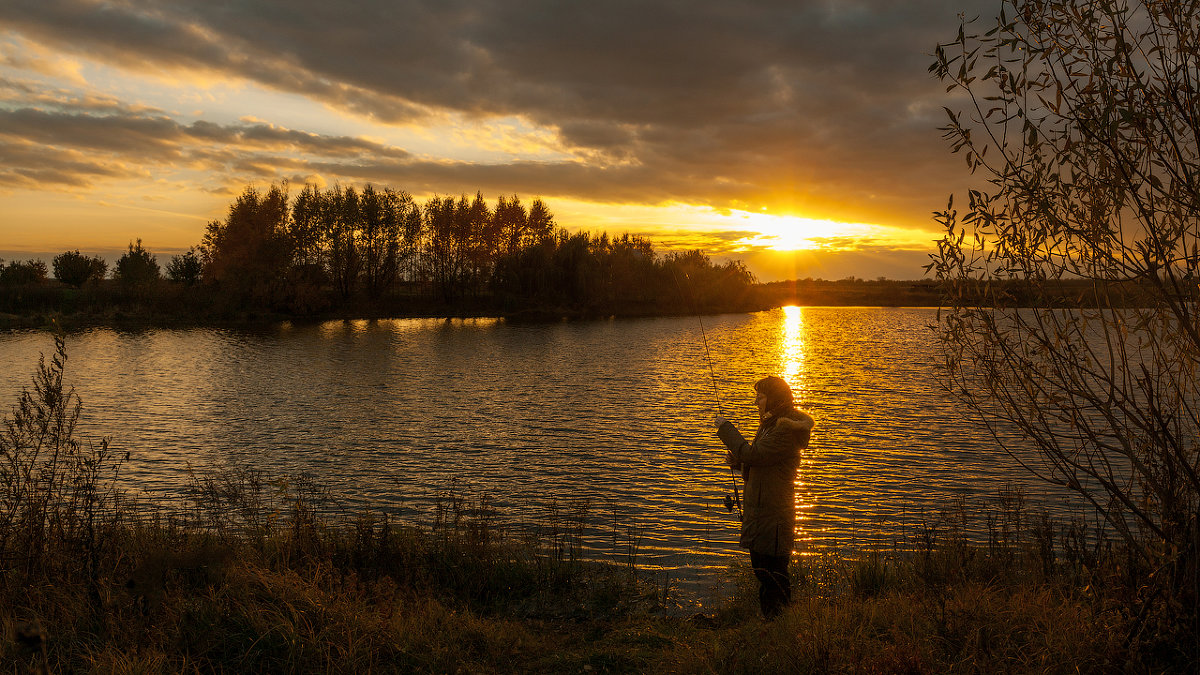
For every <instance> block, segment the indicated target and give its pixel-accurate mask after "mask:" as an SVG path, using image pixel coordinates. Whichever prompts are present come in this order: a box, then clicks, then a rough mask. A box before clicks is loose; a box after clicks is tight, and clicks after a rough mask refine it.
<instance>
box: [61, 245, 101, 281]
mask: <svg viewBox="0 0 1200 675" xmlns="http://www.w3.org/2000/svg"><path fill="white" fill-rule="evenodd" d="M53 265H54V277H55V278H56V279H58V280H59V281H61V282H63V283H64V284H67V285H69V286H74V287H75V288H79V287H80V286H82V285H84V284H85V283H87V282H89V281H91V280H93V279H96V280H100V279H103V278H104V275H105V274H106V273H107V272H108V263H106V262H104V260H103V259H101V258H100V257H95V258H91V257H88V256H86V255H83V254H81V253H80V252H79V250H78V249H76V250H74V251H66V252H64V253H60V254H58V255H56V256H54V261H53Z"/></svg>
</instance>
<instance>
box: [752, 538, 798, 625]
mask: <svg viewBox="0 0 1200 675" xmlns="http://www.w3.org/2000/svg"><path fill="white" fill-rule="evenodd" d="M790 558H791V556H790V555H787V554H785V555H767V554H765V553H755V552H753V551H751V552H750V566H751V567H753V568H754V576H755V577H757V578H758V605H759V607H761V608H762V613H763V616H764V617H766V618H768V619H774V618H775V617H777V616H779V613H780V612H782V611H783V608H784V607H786V606H787V604H788V603H789V602H791V601H792V578H791V576H789V575H788V562H789V559H790Z"/></svg>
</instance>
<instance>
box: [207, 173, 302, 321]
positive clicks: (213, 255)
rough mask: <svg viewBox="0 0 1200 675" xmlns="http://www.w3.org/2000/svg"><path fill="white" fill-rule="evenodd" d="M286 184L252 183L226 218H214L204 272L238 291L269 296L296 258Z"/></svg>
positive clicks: (209, 225)
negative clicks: (262, 185)
mask: <svg viewBox="0 0 1200 675" xmlns="http://www.w3.org/2000/svg"><path fill="white" fill-rule="evenodd" d="M289 220H290V208H289V203H288V191H287V185H286V184H284V185H272V186H271V187H270V188H269V189H268V190H267V191H266V193H260V192H259V191H258V190H256V189H254V188H253V187H247V188H246V189H245V191H244V192H242V194H241V195H240V196H238V198H237V199H236V200H235V201H234V203H233V204H232V205H231V206H230V207H229V215H227V216H226V217H225V221H224V222H221V221H212V222H210V223H209V224H208V227H207V230H206V232H205V234H204V239H203V243H202V246H203V249H204V251H205V254H206V258H207V264H206V268H205V273H204V274H205V277H206V278H207V279H209V280H211V281H215V282H216V283H218V284H221V285H222V286H225V287H227V288H229V289H231V290H233V291H234V292H235V293H248V294H250V295H251V296H253V297H257V298H259V299H263V298H267V297H269V296H270V294H271V292H272V290H273V288H275V287H276V286H277V285H278V283H279V281H280V280H281V279H283V277H284V273H285V272H286V271H287V269H288V267H289V266H290V265H291V261H292V239H291V237H290V236H289V232H288V231H289Z"/></svg>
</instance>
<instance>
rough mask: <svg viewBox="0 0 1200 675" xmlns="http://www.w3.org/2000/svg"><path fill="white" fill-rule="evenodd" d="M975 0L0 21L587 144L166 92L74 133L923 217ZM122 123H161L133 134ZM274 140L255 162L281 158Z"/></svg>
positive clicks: (483, 4)
mask: <svg viewBox="0 0 1200 675" xmlns="http://www.w3.org/2000/svg"><path fill="white" fill-rule="evenodd" d="M977 2H978V4H982V0H977ZM968 4H969V3H968ZM964 9H965V10H966V11H967V12H968V13H971V11H972V8H971V7H963V6H962V3H961V2H949V0H945V1H942V0H929V1H925V2H910V3H896V2H891V1H890V0H841V1H838V0H822V1H820V2H818V1H815V0H808V1H799V2H797V1H796V0H791V1H789V2H782V1H779V2H775V1H771V0H765V1H761V2H752V3H729V2H727V0H693V1H691V2H688V3H678V2H665V1H656V2H647V1H644V0H638V1H634V0H614V1H612V2H604V3H572V2H560V1H557V0H505V1H504V2H499V1H497V0H491V1H482V0H477V1H466V0H437V1H436V2H435V1H433V0H427V1H418V0H370V1H365V2H356V3H353V4H349V5H348V4H345V3H330V2H327V1H325V0H293V1H291V2H288V3H280V2H278V1H276V0H243V1H242V2H237V3H212V2H209V1H208V0H177V1H175V2H172V3H159V2H151V1H150V0H126V1H125V2H120V3H99V2H94V1H92V0H7V1H6V2H4V3H0V24H3V25H4V26H6V27H7V29H8V30H9V31H12V32H15V33H16V34H19V35H20V36H21V39H23V40H27V41H31V42H36V43H38V44H40V45H46V46H49V47H52V48H54V49H57V50H60V51H61V52H63V53H64V54H71V55H77V56H80V57H82V56H83V55H87V58H91V59H99V60H101V61H103V62H106V63H109V64H113V65H116V66H119V67H121V68H125V69H129V70H133V71H139V72H173V71H186V72H195V73H208V74H211V75H212V76H213V77H219V78H225V79H230V80H235V81H236V80H245V81H252V82H256V83H258V84H260V85H262V86H266V87H269V88H273V89H276V90H278V91H283V92H290V93H295V94H300V95H303V96H307V97H310V98H312V99H315V100H318V101H321V102H323V103H325V104H327V105H329V106H332V107H334V108H336V109H339V110H342V111H345V112H348V113H351V114H356V115H362V116H366V117H369V118H371V119H374V120H378V121H382V122H387V123H395V124H400V123H417V122H420V121H422V120H428V119H430V118H431V116H444V115H462V116H465V117H467V118H471V117H474V118H477V119H481V120H487V119H491V118H508V117H513V118H519V119H522V120H526V121H527V122H528V123H529V124H530V125H533V126H535V127H539V128H544V129H548V130H551V131H552V132H553V133H554V134H555V135H556V138H555V141H556V142H557V143H558V144H559V145H560V147H561V149H562V151H563V152H564V153H566V154H567V155H569V156H570V158H569V159H567V160H563V161H559V162H552V163H530V162H522V161H520V158H519V157H518V158H514V161H511V162H505V161H500V162H497V163H495V164H492V165H471V164H466V163H455V162H446V161H440V159H439V158H433V159H432V160H430V161H414V160H412V159H411V158H410V157H408V156H406V153H404V152H403V151H402V150H398V149H395V148H391V149H389V148H385V147H383V146H375V147H370V146H367V145H361V144H360V145H357V146H356V145H354V144H353V143H350V142H349V141H347V140H346V139H340V138H330V137H326V136H318V135H315V134H314V135H309V136H308V137H307V138H306V137H304V134H305V133H306V132H304V131H303V130H295V129H291V130H283V129H277V128H274V127H271V126H270V125H256V126H250V127H246V128H241V129H231V128H218V129H208V128H205V127H195V126H193V127H185V126H181V125H179V124H178V123H174V122H170V120H164V119H160V118H156V117H154V116H153V115H149V114H147V115H142V116H138V117H137V118H136V119H135V120H127V119H113V120H108V119H96V120H76V122H77V123H78V126H77V127H76V129H75V130H76V132H77V133H76V134H75V135H72V136H62V137H58V138H57V139H54V141H55V142H56V143H57V144H60V145H61V144H63V143H78V144H79V145H78V147H81V148H93V149H96V150H104V151H110V152H115V153H120V154H124V155H129V154H131V153H135V152H144V153H147V154H152V155H157V156H160V157H161V156H163V154H162V153H163V152H164V151H166V150H167V149H170V150H172V151H174V152H176V153H178V154H181V155H183V156H188V155H189V154H195V153H189V151H188V150H187V147H186V144H187V143H189V142H190V143H196V144H202V145H203V144H210V145H211V144H214V143H217V142H218V139H217V137H218V136H219V135H220V134H233V138H232V140H230V141H222V142H228V143H233V144H236V145H237V146H239V147H247V148H256V149H264V148H269V149H273V150H276V151H280V152H282V151H283V150H284V149H288V150H289V151H290V152H293V153H311V154H312V155H313V157H311V158H308V159H306V160H302V161H300V162H299V163H298V164H299V165H301V166H296V165H297V162H294V161H293V162H289V163H288V165H289V166H288V168H289V169H295V170H297V171H310V170H319V171H325V172H329V173H330V174H333V175H337V176H345V177H352V178H359V179H363V180H377V181H380V180H385V179H387V178H389V177H394V178H396V179H403V181H402V185H401V186H402V187H403V186H406V184H407V185H421V186H426V187H428V188H429V189H431V190H439V191H443V192H445V191H460V190H466V191H474V190H475V189H487V188H488V187H489V186H495V188H497V189H496V191H514V192H520V193H524V194H535V193H536V194H543V195H547V196H562V197H572V198H578V199H588V200H596V201H602V202H621V201H626V200H628V201H634V202H639V203H657V202H661V201H665V200H684V201H688V202H690V203H700V204H710V205H713V206H716V207H720V208H730V207H735V208H736V207H740V206H742V205H747V204H751V205H756V208H757V205H759V204H767V205H770V206H771V207H772V208H773V209H774V210H777V211H780V210H795V211H801V212H804V213H805V214H806V215H809V216H811V217H821V218H837V219H842V220H847V221H851V222H863V221H872V222H888V221H897V220H900V221H906V222H910V223H911V222H917V221H920V220H923V219H925V218H927V216H928V213H929V212H930V211H931V210H932V209H933V208H936V207H937V206H939V205H940V203H942V202H943V201H944V196H945V194H947V193H948V192H949V191H950V190H951V189H953V188H954V183H955V181H961V179H962V171H961V164H960V161H959V160H957V159H956V158H953V157H951V156H949V155H948V153H947V152H946V149H945V147H944V146H943V144H942V143H941V141H940V139H939V136H938V133H937V132H936V130H935V127H936V124H937V123H938V117H937V114H936V111H937V110H939V106H938V105H936V104H935V103H936V102H937V101H940V100H941V98H942V97H944V92H943V90H942V88H941V87H940V86H939V85H938V84H937V83H936V82H934V81H933V80H931V79H930V78H929V77H928V75H927V74H926V72H925V66H926V64H927V63H928V61H929V60H930V57H929V56H927V54H928V53H929V52H931V51H932V49H933V47H934V45H935V44H936V43H937V42H938V41H939V40H945V39H947V38H949V37H952V35H953V30H954V29H955V28H956V24H957V15H958V13H959V12H960V11H963V10H964ZM47 114H48V113H47ZM123 117H127V116H123ZM14 121H19V120H14ZM59 121H63V120H59ZM159 127H162V128H159ZM22 129H29V128H28V127H22ZM107 131H111V132H112V134H113V135H111V136H108V137H107V138H91V139H90V140H89V138H88V136H89V134H93V133H94V134H100V135H103V134H105V133H106V132H107ZM67 132H68V130H66V129H64V133H67ZM29 133H30V134H31V138H39V139H42V141H43V142H49V140H50V139H46V137H45V134H44V133H41V134H39V133H38V132H37V131H36V130H30V131H29ZM206 134H210V135H208V136H206ZM164 136H167V137H169V138H170V140H169V142H167V143H166V144H165V145H163V144H160V141H158V140H156V139H161V138H163V137H164ZM126 143H132V144H137V143H142V144H149V145H148V146H142V147H131V146H124V147H126V148H129V149H128V150H121V149H119V148H117V147H115V146H117V145H124V144H126ZM352 157H356V158H357V159H355V160H354V161H351V158H352ZM261 158H262V157H259V158H256V159H244V160H241V163H242V164H243V165H245V166H246V168H247V170H249V171H250V172H251V173H255V174H261V175H265V174H266V169H267V167H266V166H260V165H259V163H258V159H261ZM331 160H334V161H331ZM163 161H165V160H163ZM306 164H307V166H303V165H306ZM470 180H476V181H479V182H477V183H475V184H468V181H470ZM442 181H445V182H444V183H443V182H442ZM499 188H503V189H499ZM409 189H412V188H409Z"/></svg>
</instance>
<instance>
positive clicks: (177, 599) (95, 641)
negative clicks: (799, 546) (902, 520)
mask: <svg viewBox="0 0 1200 675" xmlns="http://www.w3.org/2000/svg"><path fill="white" fill-rule="evenodd" d="M58 346H59V352H58V354H56V355H55V356H54V357H53V358H52V359H51V360H50V362H49V363H44V362H43V363H41V364H40V366H39V369H38V372H37V374H36V376H35V378H34V381H33V385H32V387H31V388H30V389H28V390H26V391H25V392H24V393H23V394H22V396H21V399H20V400H19V402H18V404H17V405H16V406H15V407H14V408H13V410H12V412H11V415H10V416H8V417H7V418H6V423H5V429H4V434H3V436H0V663H4V664H9V667H12V668H15V669H16V670H17V671H18V672H20V671H40V672H75V671H86V672H192V671H198V672H199V671H204V672H207V671H229V672H251V671H267V672H294V671H302V672H312V671H321V672H325V671H336V672H369V671H399V672H573V673H576V672H697V673H701V672H704V673H707V672H910V673H922V672H931V673H932V672H955V671H957V672H968V671H970V672H978V671H984V672H996V671H1005V672H1067V671H1076V670H1083V671H1097V670H1100V671H1103V670H1120V669H1132V670H1134V671H1138V670H1154V671H1165V670H1172V669H1174V670H1178V671H1180V672H1183V671H1186V670H1187V669H1188V668H1189V667H1190V664H1191V663H1193V662H1192V661H1191V660H1190V659H1191V658H1192V657H1193V656H1194V654H1193V652H1192V651H1191V650H1192V649H1193V647H1192V643H1191V642H1190V641H1188V640H1181V639H1180V637H1181V634H1180V632H1179V630H1178V627H1177V626H1176V625H1175V624H1173V623H1172V621H1171V617H1172V613H1171V612H1172V610H1171V608H1170V607H1164V606H1162V605H1156V604H1154V603H1147V602H1144V599H1143V598H1139V595H1138V594H1139V590H1140V588H1141V586H1142V583H1141V581H1142V579H1143V576H1142V575H1144V574H1145V572H1146V571H1145V570H1142V569H1140V568H1139V567H1138V565H1137V561H1136V560H1134V559H1127V558H1126V557H1124V556H1123V554H1122V552H1121V549H1119V548H1116V547H1114V546H1113V545H1111V544H1109V543H1106V542H1105V540H1104V539H1103V537H1097V536H1095V533H1089V532H1088V531H1087V530H1086V528H1083V527H1081V526H1079V525H1075V526H1071V527H1066V528H1063V527H1060V526H1058V525H1056V524H1054V523H1051V522H1050V521H1049V520H1048V519H1046V518H1045V517H1043V516H1038V515H1037V514H1033V513H1030V512H1029V511H1028V509H1026V508H1025V506H1024V504H1023V501H1022V499H1021V495H1020V494H1019V493H1013V492H1008V493H1005V494H1003V495H1001V499H1000V500H999V501H998V502H996V503H995V504H993V505H992V506H988V507H986V508H983V507H982V505H969V504H965V503H964V504H960V505H958V507H957V508H955V509H951V510H949V511H947V513H946V514H944V515H943V516H942V517H940V518H936V519H931V520H930V521H929V522H928V523H927V524H926V526H924V527H922V528H919V529H918V530H916V531H913V532H910V533H907V535H906V536H905V537H904V541H901V542H898V543H897V546H896V547H895V548H894V549H889V550H887V551H869V552H864V553H863V555H862V556H861V557H860V558H859V559H858V560H854V561H846V560H835V559H830V558H819V557H818V558H802V559H800V560H799V561H797V563H796V564H795V566H794V570H793V571H794V575H795V577H796V578H797V584H798V586H797V595H796V599H795V602H794V604H793V606H792V607H791V608H790V609H789V610H788V611H787V612H786V613H785V614H784V615H783V616H782V617H781V618H780V619H778V620H777V621H775V622H772V623H766V622H763V621H762V620H761V619H759V618H758V614H757V606H756V601H755V600H754V590H753V587H754V582H753V578H752V576H751V575H750V574H749V571H748V570H747V569H745V568H744V567H738V568H735V569H731V570H730V574H731V575H732V576H733V577H734V578H735V579H737V580H738V583H737V589H738V590H737V591H736V592H734V593H732V594H728V593H727V594H725V595H718V596H717V597H714V598H711V599H709V600H708V601H707V602H708V604H707V605H705V606H704V607H693V608H692V609H691V610H686V611H681V610H680V606H679V605H678V604H677V601H678V600H679V598H678V597H676V596H675V595H674V591H673V590H672V589H671V588H670V585H669V584H666V585H665V586H666V587H665V588H663V586H660V584H659V583H658V582H659V580H658V579H655V578H653V577H652V576H648V575H647V574H646V573H644V572H642V571H640V570H638V568H637V566H636V557H635V556H636V554H635V552H636V548H637V545H636V544H637V542H636V534H635V533H633V532H632V531H629V530H622V529H621V527H620V524H616V523H614V524H613V532H614V536H613V541H612V545H613V546H612V549H611V550H607V551H603V552H599V551H595V550H589V549H588V548H586V546H587V545H586V544H585V542H584V538H583V537H582V534H581V532H582V525H583V523H585V522H586V521H587V519H588V518H590V517H591V514H589V513H588V510H587V505H586V504H584V503H573V504H568V505H565V506H563V507H562V508H558V509H550V510H549V511H548V515H547V516H546V517H545V518H543V519H542V521H541V522H539V523H536V524H533V525H528V524H527V525H526V526H518V525H517V524H514V523H510V522H506V521H505V520H504V518H503V517H502V515H503V514H498V513H497V512H496V511H495V509H493V508H491V507H490V505H489V503H488V501H487V499H486V498H472V499H467V498H464V497H463V495H461V494H447V495H444V497H443V498H442V499H441V500H440V501H439V503H438V505H437V507H436V509H435V512H434V513H433V515H432V517H431V518H430V519H429V520H428V522H424V523H422V524H413V523H402V522H398V521H396V520H395V519H394V518H389V517H388V516H386V515H383V514H378V513H370V512H358V513H344V512H340V511H337V510H336V509H333V508H331V506H332V505H333V502H331V501H330V500H329V499H328V498H327V496H326V495H323V494H322V492H321V490H320V489H318V488H317V487H316V486H314V485H312V484H311V483H308V482H306V481H304V480H296V479H291V480H282V479H279V478H271V477H268V476H265V475H263V474H261V473H258V472H254V471H233V472H229V473H226V474H222V475H219V476H217V475H196V476H193V477H192V479H191V482H190V488H189V490H188V491H187V493H186V494H185V495H183V496H181V497H180V498H179V499H178V500H176V501H175V502H172V503H161V502H160V503H148V502H146V501H143V500H137V499H134V498H131V497H129V496H128V495H126V494H123V493H122V492H121V491H120V490H119V489H118V488H119V485H120V483H119V480H118V479H119V472H120V468H121V465H122V463H123V461H124V460H125V459H127V457H126V456H123V455H121V454H119V453H114V452H113V451H112V450H111V448H110V447H109V445H108V443H107V442H105V441H97V442H94V443H93V442H81V441H80V440H78V439H77V438H76V437H75V435H74V424H75V421H76V419H77V416H78V412H79V400H78V397H77V396H76V395H75V394H74V392H73V390H71V389H70V388H69V387H67V386H65V385H64V383H63V369H64V365H65V354H64V353H63V351H62V343H61V342H59V345H58ZM976 507H981V508H976ZM972 519H974V520H975V521H976V523H977V524H980V525H982V526H983V529H984V531H986V532H987V534H988V536H987V537H986V541H976V542H974V543H972V542H971V540H970V539H969V538H968V535H967V533H968V532H969V531H972V530H973V528H972V524H971V522H970V521H971V520H972ZM598 553H604V554H605V555H606V556H607V559H608V560H609V561H610V562H609V563H607V564H603V563H596V562H588V561H587V560H588V559H589V558H594V557H595V556H596V555H597V554H598Z"/></svg>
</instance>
